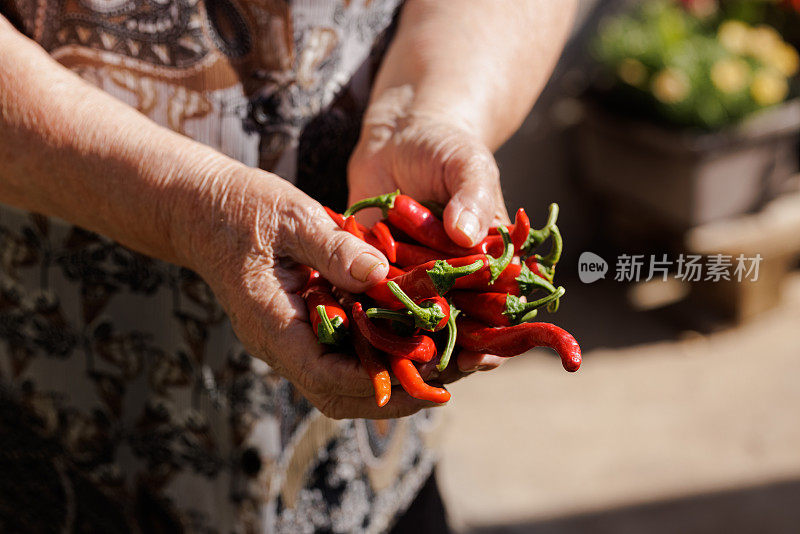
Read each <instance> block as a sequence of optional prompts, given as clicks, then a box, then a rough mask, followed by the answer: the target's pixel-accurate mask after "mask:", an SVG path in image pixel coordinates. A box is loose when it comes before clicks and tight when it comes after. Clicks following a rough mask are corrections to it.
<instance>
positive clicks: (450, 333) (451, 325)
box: [436, 304, 461, 371]
mask: <svg viewBox="0 0 800 534" xmlns="http://www.w3.org/2000/svg"><path fill="white" fill-rule="evenodd" d="M459 313H461V311H460V310H459V309H458V308H456V307H455V306H453V305H452V304H450V318H449V319H447V345H445V347H444V351H443V352H442V356H441V358H439V363H438V364H436V369H437V370H439V371H444V370H445V368H446V367H447V364H448V363H450V356H452V355H453V350H454V349H455V347H456V335H457V334H458V329H457V327H456V317H457V316H458V314H459Z"/></svg>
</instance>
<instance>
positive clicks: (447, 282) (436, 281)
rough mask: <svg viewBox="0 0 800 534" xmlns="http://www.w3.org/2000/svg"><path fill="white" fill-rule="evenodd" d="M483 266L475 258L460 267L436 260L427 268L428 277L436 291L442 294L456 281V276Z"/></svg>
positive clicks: (480, 261) (458, 276) (472, 271)
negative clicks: (431, 266)
mask: <svg viewBox="0 0 800 534" xmlns="http://www.w3.org/2000/svg"><path fill="white" fill-rule="evenodd" d="M482 267H483V261H482V260H475V261H474V262H473V263H470V264H469V265H462V266H460V267H453V266H452V265H450V264H449V263H447V261H445V260H436V263H434V264H433V268H432V269H428V271H427V272H428V277H429V278H430V279H431V282H433V285H434V287H435V288H436V291H437V292H438V293H439V294H440V295H444V294H445V293H447V292H448V291H450V289H452V287H453V285H455V283H456V278H461V277H462V276H467V275H470V274H472V273H475V272H477V271H479V270H480V269H481V268H482Z"/></svg>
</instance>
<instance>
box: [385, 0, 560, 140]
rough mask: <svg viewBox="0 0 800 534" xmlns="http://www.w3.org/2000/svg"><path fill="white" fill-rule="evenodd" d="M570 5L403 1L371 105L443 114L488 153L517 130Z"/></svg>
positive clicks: (554, 54) (556, 49) (551, 60)
mask: <svg viewBox="0 0 800 534" xmlns="http://www.w3.org/2000/svg"><path fill="white" fill-rule="evenodd" d="M574 11H575V1H574V0H558V1H553V0H472V1H470V2H442V1H441V0H409V1H408V2H406V4H405V6H404V8H403V14H402V17H401V20H400V25H399V28H398V32H397V35H396V37H395V39H394V41H393V42H392V45H391V47H390V49H389V51H388V53H387V55H386V58H385V59H384V62H383V65H382V66H381V71H380V73H379V76H378V79H377V80H376V85H375V87H374V89H373V96H372V98H373V101H376V100H379V99H380V98H381V97H382V96H383V95H384V94H385V93H387V92H390V91H394V92H398V91H402V92H404V93H405V95H406V99H405V100H406V102H407V105H408V106H409V109H410V111H411V112H419V113H428V114H448V115H451V116H452V117H454V118H455V119H456V120H458V121H460V122H462V123H463V125H464V127H466V128H467V129H469V130H471V131H473V132H475V133H476V134H477V135H479V136H480V137H481V138H482V139H483V140H484V142H486V144H487V145H488V146H489V147H490V148H492V149H494V148H497V147H498V146H499V145H500V144H502V143H503V142H504V141H505V140H506V139H507V138H508V137H509V136H510V135H511V134H512V133H513V132H514V131H515V130H516V129H517V128H518V127H519V125H520V124H521V122H522V120H523V119H524V118H525V116H526V115H527V113H528V111H529V110H530V108H531V106H532V105H533V102H534V101H535V99H536V98H537V97H538V95H539V93H540V92H541V90H542V88H543V87H544V84H545V82H546V81H547V79H548V77H549V76H550V73H551V71H552V68H553V66H554V65H555V62H556V60H557V59H558V56H559V54H560V53H561V49H562V47H563V44H564V42H565V40H566V38H567V35H568V32H569V29H570V27H571V24H572V20H573V15H574Z"/></svg>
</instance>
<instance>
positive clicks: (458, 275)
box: [301, 191, 581, 406]
mask: <svg viewBox="0 0 800 534" xmlns="http://www.w3.org/2000/svg"><path fill="white" fill-rule="evenodd" d="M365 208H380V209H381V210H382V211H383V221H380V222H376V223H375V224H374V225H373V226H372V227H371V228H367V227H365V226H363V225H361V224H359V223H358V222H356V220H355V218H354V216H353V215H354V214H355V213H356V212H358V211H360V210H362V209H365ZM326 211H327V212H328V214H329V215H330V217H331V218H332V219H333V220H334V222H336V223H337V224H338V225H339V227H340V228H342V229H343V230H345V231H347V232H350V233H351V234H353V235H355V236H356V237H358V238H360V239H363V240H364V241H365V242H367V243H369V244H370V245H373V246H374V247H376V248H377V249H378V250H380V251H381V252H383V253H384V254H385V255H386V258H387V259H388V260H389V262H390V263H391V266H390V268H389V274H388V275H387V278H386V279H385V280H383V281H381V282H379V283H378V284H377V285H375V286H373V287H371V288H370V289H369V290H367V291H366V293H364V294H360V295H353V294H350V293H347V292H345V291H343V290H341V289H339V288H335V287H333V286H332V285H331V284H330V282H328V281H327V280H325V279H324V278H322V277H321V276H320V274H319V272H318V271H314V270H309V277H308V280H307V282H306V284H305V286H304V288H303V289H302V291H301V293H302V295H303V297H304V298H305V301H306V303H307V305H308V311H309V318H310V322H311V325H312V327H313V329H314V333H315V334H316V335H317V337H318V339H319V341H320V343H325V344H330V345H339V346H341V347H344V346H345V345H346V344H349V346H351V347H352V350H353V351H354V352H355V354H356V355H357V356H358V358H359V359H360V361H361V364H362V367H363V369H364V370H365V372H366V373H367V374H368V375H369V377H370V379H371V380H372V383H373V386H374V389H375V400H376V402H377V404H378V406H384V405H385V404H386V403H387V402H389V398H390V397H391V393H392V379H391V376H390V374H389V370H390V369H391V372H392V373H393V374H394V376H395V378H396V379H397V381H398V382H399V384H400V385H401V386H402V387H403V388H404V389H405V390H406V391H407V392H408V393H409V394H410V395H411V396H413V397H415V398H418V399H423V400H429V401H432V402H436V403H444V402H447V401H448V400H450V393H449V392H448V391H447V390H446V389H444V388H442V387H435V386H433V385H430V384H427V383H426V382H425V381H424V380H423V378H422V374H421V371H423V372H424V371H425V370H426V369H428V370H430V369H431V368H432V367H434V366H435V367H436V369H438V370H440V371H442V370H444V369H445V368H446V367H447V365H448V363H449V361H450V357H451V355H452V354H453V351H454V349H455V347H456V346H460V347H462V348H464V349H467V350H471V351H475V352H480V353H486V354H495V355H497V356H502V357H511V356H516V355H518V354H522V353H524V352H527V351H528V350H530V349H531V348H533V347H538V346H544V347H550V348H552V349H554V350H555V351H556V352H557V353H558V354H559V356H560V357H561V363H562V364H563V366H564V368H565V369H566V370H567V371H577V370H578V368H579V367H580V365H581V350H580V347H579V346H578V343H577V342H576V341H575V338H573V337H572V335H570V334H569V333H568V332H567V331H565V330H563V329H561V328H559V327H557V326H555V325H553V324H550V323H544V322H534V319H535V318H536V317H537V315H538V313H539V311H540V309H542V308H544V309H546V310H547V311H548V312H550V313H553V312H555V311H556V310H557V309H558V305H559V300H560V299H561V297H563V296H564V288H563V287H560V286H559V287H556V286H554V285H553V277H554V274H555V267H556V264H557V263H558V260H559V258H560V257H561V249H562V239H561V233H560V232H559V230H558V226H557V225H556V220H557V218H558V205H556V204H552V205H551V206H550V211H549V216H548V219H547V222H546V223H545V225H544V226H543V227H542V228H538V229H537V228H531V223H530V220H529V219H528V216H527V214H526V213H525V210H524V209H522V208H520V209H519V210H518V211H517V213H516V217H515V220H514V224H512V225H509V226H507V227H506V226H501V227H498V228H494V229H492V231H490V232H489V235H488V236H487V237H486V239H484V240H483V241H481V242H480V243H478V244H477V245H475V246H474V247H472V248H463V247H460V246H458V245H456V244H455V243H454V242H453V241H451V239H450V238H449V236H448V235H447V233H446V232H445V228H444V224H443V223H442V221H441V219H440V218H439V217H438V216H437V209H436V207H435V206H433V207H432V208H431V207H427V206H426V205H423V204H422V203H420V202H417V201H416V200H414V199H413V198H411V197H409V196H407V195H403V194H400V192H399V191H396V192H394V193H388V194H385V195H380V196H377V197H374V198H368V199H365V200H362V201H360V202H357V203H355V204H353V205H352V206H350V208H348V210H347V211H346V212H345V213H344V214H339V213H336V212H335V211H333V210H330V209H328V208H326ZM439 213H440V212H439ZM548 241H549V243H550V246H549V250H548V251H547V253H546V254H544V255H542V254H539V253H537V249H538V248H540V246H541V245H543V244H544V243H545V242H548Z"/></svg>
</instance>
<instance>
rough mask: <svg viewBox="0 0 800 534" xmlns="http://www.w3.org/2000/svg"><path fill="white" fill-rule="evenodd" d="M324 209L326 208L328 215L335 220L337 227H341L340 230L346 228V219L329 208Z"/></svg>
mask: <svg viewBox="0 0 800 534" xmlns="http://www.w3.org/2000/svg"><path fill="white" fill-rule="evenodd" d="M323 208H325V211H326V212H327V213H328V215H329V216H330V218H331V219H333V222H335V223H336V224H337V225H339V228H344V217H343V216H342V215H340V214H339V213H336V212H335V211H333V210H332V209H330V208H329V207H328V206H323Z"/></svg>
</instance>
